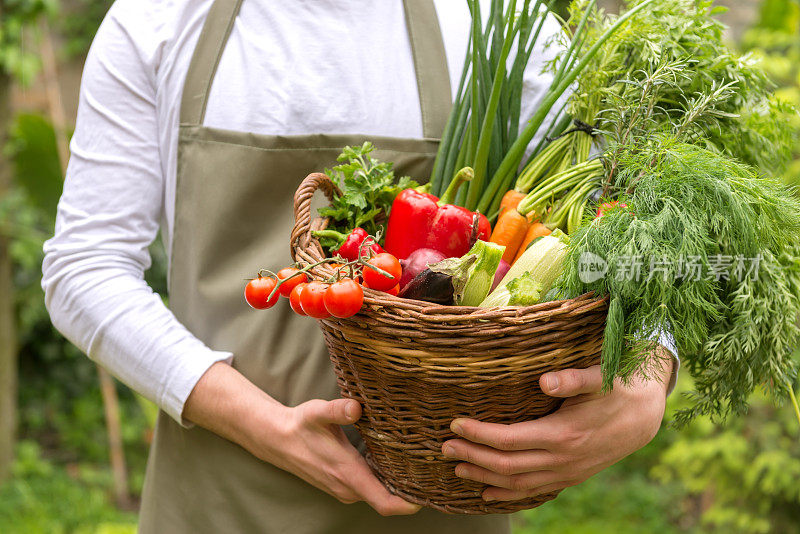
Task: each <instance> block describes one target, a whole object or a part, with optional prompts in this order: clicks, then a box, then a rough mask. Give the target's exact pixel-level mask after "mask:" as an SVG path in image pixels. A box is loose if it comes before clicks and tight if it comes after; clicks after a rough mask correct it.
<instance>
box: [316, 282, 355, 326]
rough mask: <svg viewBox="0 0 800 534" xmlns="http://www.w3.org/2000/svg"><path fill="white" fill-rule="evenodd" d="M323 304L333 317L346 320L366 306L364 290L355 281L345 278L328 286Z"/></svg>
mask: <svg viewBox="0 0 800 534" xmlns="http://www.w3.org/2000/svg"><path fill="white" fill-rule="evenodd" d="M323 302H324V304H325V309H327V310H328V312H329V313H330V314H331V315H333V316H334V317H338V318H339V319H346V318H347V317H352V316H353V315H355V314H357V313H358V311H359V310H360V309H361V306H363V305H364V290H363V289H361V286H360V285H359V283H358V282H356V281H355V280H352V279H350V278H345V279H344V280H339V281H338V282H334V283H332V284H331V285H330V286H328V289H327V290H326V291H325V295H324V297H323Z"/></svg>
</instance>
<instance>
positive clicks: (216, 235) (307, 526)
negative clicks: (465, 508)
mask: <svg viewBox="0 0 800 534" xmlns="http://www.w3.org/2000/svg"><path fill="white" fill-rule="evenodd" d="M241 2H242V0H217V1H216V2H215V3H214V4H213V6H212V8H211V10H210V11H209V14H208V16H207V19H206V22H205V25H204V27H203V30H202V33H201V36H200V39H199V42H198V44H197V47H196V49H195V51H194V55H193V57H192V61H191V63H190V67H189V71H188V73H187V76H186V82H185V86H184V92H183V101H182V104H181V115H180V117H181V119H180V135H179V141H178V143H179V144H178V176H177V190H176V201H175V225H174V232H173V236H172V243H173V244H172V254H171V268H170V277H169V278H170V280H169V282H170V307H171V308H172V310H173V311H174V313H175V315H176V316H177V318H178V319H179V320H180V321H181V322H182V323H183V324H184V325H185V326H186V327H187V328H188V329H189V330H190V331H191V332H192V333H193V334H194V335H196V336H197V337H198V338H200V339H201V340H203V341H204V342H205V343H206V344H207V345H208V346H209V347H211V348H212V349H215V350H221V351H230V352H232V353H233V354H234V363H233V365H234V367H235V368H236V369H238V370H239V371H240V372H241V373H242V374H244V375H245V376H246V377H247V378H248V379H249V380H251V381H252V382H253V383H254V384H256V385H257V386H258V387H260V388H262V389H263V390H264V391H266V392H267V393H269V394H270V395H271V396H272V397H274V398H276V399H277V400H278V401H280V402H282V403H284V404H286V405H288V406H295V405H297V404H300V403H302V402H304V401H307V400H310V399H317V398H322V399H334V398H338V397H339V394H338V388H337V385H336V379H335V377H334V374H333V369H332V366H331V363H330V361H329V359H328V355H327V351H326V349H325V346H324V342H323V339H322V336H321V333H320V331H319V329H318V326H317V324H316V321H313V320H310V319H308V318H301V317H298V316H296V315H294V314H293V313H292V312H291V310H290V308H289V306H288V304H287V302H286V299H282V300H281V302H280V304H278V305H277V306H276V307H275V308H273V309H271V310H269V311H264V312H257V311H254V310H252V309H250V308H249V307H248V306H247V305H246V304H245V302H244V299H243V297H242V287H243V280H244V279H245V278H246V277H247V276H252V274H253V273H255V272H256V271H257V270H258V269H260V268H268V269H271V270H273V271H277V270H278V269H280V268H281V267H283V266H286V265H289V264H290V263H291V259H290V256H289V234H290V230H291V227H292V223H293V215H292V213H293V211H292V206H293V205H292V197H293V194H294V192H295V189H296V188H297V186H298V185H299V183H300V181H301V180H302V179H303V178H304V177H305V176H306V175H307V174H309V173H310V172H313V171H319V170H322V169H324V168H326V167H331V166H332V165H334V164H335V163H336V156H337V155H338V154H339V153H340V151H341V149H342V147H344V146H345V145H355V144H361V143H362V142H363V141H365V140H367V138H366V137H365V136H361V135H322V134H313V135H300V136H268V135H256V134H252V133H245V132H235V131H227V130H221V129H215V128H206V127H203V117H204V115H205V109H206V104H207V101H208V94H209V90H210V87H211V83H212V81H213V80H214V74H215V72H216V69H217V65H218V63H219V60H220V57H221V55H222V52H223V49H224V48H225V43H226V42H227V39H228V37H229V35H230V33H231V29H232V27H233V22H234V20H235V18H236V16H237V14H238V11H239V8H240V6H241ZM404 6H405V13H406V20H407V26H408V31H409V36H410V40H411V46H412V51H413V56H414V63H415V68H416V71H417V80H418V87H419V94H420V104H421V108H422V118H423V130H424V137H425V139H399V138H390V137H379V136H370V137H369V140H371V141H372V142H373V143H374V144H375V145H376V147H378V150H377V151H376V154H375V155H376V157H378V158H380V159H383V160H386V161H393V162H394V163H395V169H396V172H397V173H398V175H404V174H408V175H410V176H413V177H415V178H417V179H420V180H424V179H426V177H427V176H428V175H429V174H430V171H431V167H432V162H433V158H434V155H435V152H436V148H437V144H438V137H440V135H441V132H442V131H443V128H444V124H445V122H446V119H447V115H448V113H449V109H450V106H451V96H450V82H449V77H448V73H447V64H446V61H445V55H444V46H443V43H442V39H441V33H440V30H439V25H438V19H437V16H436V12H435V10H434V6H433V2H432V0H406V1H405V2H404ZM297 31H302V28H298V29H297ZM342 75H343V76H347V75H349V74H348V73H342ZM217 82H218V83H224V80H223V79H220V80H217ZM278 83H279V81H278ZM348 435H349V436H350V437H351V440H352V441H353V442H354V443H355V444H357V445H359V438H358V435H357V433H355V432H354V431H353V429H352V428H350V429H348ZM508 525H509V522H508V519H507V518H506V517H499V516H496V517H467V516H449V515H445V514H442V513H439V512H436V511H432V510H429V509H425V510H422V511H421V512H420V513H418V514H417V515H414V516H408V517H390V518H385V517H381V516H380V515H378V514H377V513H375V512H374V511H373V510H372V509H371V508H370V507H369V506H367V505H366V504H364V503H357V504H351V505H346V504H342V503H340V502H339V501H337V500H336V499H334V498H333V497H330V496H329V495H327V494H326V493H324V492H322V491H320V490H318V489H316V488H314V487H313V486H311V485H309V484H307V483H305V482H303V481H302V480H300V479H299V478H297V477H295V476H294V475H292V474H290V473H288V472H285V471H282V470H280V469H278V468H276V467H274V466H272V465H270V464H267V463H265V462H262V461H260V460H258V459H256V458H255V457H253V456H251V455H250V454H249V453H248V452H246V451H245V450H244V449H242V448H240V447H239V446H237V445H234V444H233V443H231V442H229V441H227V440H225V439H223V438H220V437H218V436H216V435H215V434H213V433H211V432H208V431H206V430H204V429H202V428H199V427H194V428H191V429H186V428H183V427H181V426H180V425H178V424H177V423H176V422H175V421H174V420H172V419H171V418H170V417H169V416H167V415H166V414H164V413H163V412H162V413H160V414H159V417H158V424H157V427H156V433H155V438H154V442H153V445H152V448H151V451H150V458H149V461H148V466H147V474H146V478H145V486H144V491H143V495H142V509H141V517H140V531H141V532H144V533H148V534H149V533H168V534H181V533H217V532H225V533H256V532H264V533H284V532H285V533H292V534H325V533H364V534H367V533H369V534H374V533H381V534H393V533H398V534H399V533H408V532H417V533H425V532H436V533H440V534H445V533H459V534H466V533H476V534H477V533H481V534H482V533H502V532H507V531H508V528H509V526H508Z"/></svg>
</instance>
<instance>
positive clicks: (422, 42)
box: [403, 0, 453, 139]
mask: <svg viewBox="0 0 800 534" xmlns="http://www.w3.org/2000/svg"><path fill="white" fill-rule="evenodd" d="M403 7H404V8H405V13H406V24H407V26H408V38H409V40H410V41H411V52H412V53H413V54H414V65H415V67H416V70H417V87H418V88H419V105H420V108H421V110H422V135H424V136H425V137H427V138H430V139H439V138H440V137H441V136H442V132H444V127H445V125H446V124H447V118H448V116H449V115H450V108H451V107H452V105H453V97H452V95H451V93H450V91H451V89H450V74H449V73H448V69H447V56H446V54H445V50H444V42H443V40H442V30H441V28H440V27H439V17H438V16H437V14H436V6H434V5H433V0H404V1H403Z"/></svg>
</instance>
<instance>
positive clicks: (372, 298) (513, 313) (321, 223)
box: [290, 172, 609, 322]
mask: <svg viewBox="0 0 800 534" xmlns="http://www.w3.org/2000/svg"><path fill="white" fill-rule="evenodd" d="M317 190H321V191H322V192H323V193H324V194H325V196H326V197H328V200H331V199H332V198H333V196H334V195H336V194H338V192H339V188H338V187H337V186H336V184H335V183H334V182H333V181H332V180H331V179H330V177H329V176H327V175H326V174H323V173H318V172H317V173H311V174H309V175H308V176H307V177H306V178H305V179H304V180H303V181H302V182H301V184H300V186H299V187H298V188H297V191H296V192H295V196H294V214H295V225H294V228H293V230H292V234H291V239H290V249H291V253H292V258H293V259H294V260H295V261H296V262H298V263H302V262H305V263H309V264H310V263H314V262H316V261H318V260H321V259H322V258H324V257H326V256H325V254H324V251H323V249H322V247H321V245H320V244H319V240H318V239H317V238H316V237H314V236H313V234H312V232H313V231H315V230H323V229H325V228H326V227H327V226H328V219H327V218H322V217H311V199H312V197H313V196H314V193H315V192H316V191H317ZM335 272H336V270H335V269H334V268H333V267H331V266H329V265H327V264H322V265H318V266H317V267H314V268H313V269H311V270H310V271H309V272H308V274H309V275H311V276H312V277H318V278H330V277H332V276H333V275H334V274H335ZM608 301H609V295H604V296H595V294H594V292H592V291H590V292H587V293H584V294H582V295H578V296H577V297H574V298H570V299H560V300H552V301H547V302H539V303H537V304H534V305H531V306H493V307H490V308H482V307H479V306H446V305H441V304H434V303H431V302H426V301H423V300H416V299H408V298H401V297H399V296H394V295H390V294H389V293H386V292H383V291H377V290H375V289H370V288H367V287H365V288H364V304H366V305H367V306H365V308H364V309H362V311H361V312H359V313H358V314H357V315H356V316H354V317H358V315H361V314H362V313H365V311H366V310H367V309H368V307H369V308H373V309H372V310H371V311H372V313H376V312H380V309H381V308H384V309H385V308H391V309H395V310H398V311H401V312H405V313H407V314H411V315H414V316H417V317H419V318H423V317H430V318H433V317H435V318H436V319H437V322H445V321H447V320H452V321H464V320H481V319H485V320H492V319H498V318H523V317H525V318H528V319H529V318H530V316H532V315H534V316H535V315H550V313H548V312H554V311H561V312H562V313H568V314H576V315H577V314H582V313H587V312H591V311H595V310H597V309H598V308H600V307H602V306H604V305H605V304H607V303H608Z"/></svg>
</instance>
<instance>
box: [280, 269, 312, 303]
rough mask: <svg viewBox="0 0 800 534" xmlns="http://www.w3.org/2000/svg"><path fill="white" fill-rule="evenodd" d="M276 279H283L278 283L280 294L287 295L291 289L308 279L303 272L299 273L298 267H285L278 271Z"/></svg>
mask: <svg viewBox="0 0 800 534" xmlns="http://www.w3.org/2000/svg"><path fill="white" fill-rule="evenodd" d="M278 280H283V283H281V285H280V289H279V291H280V293H281V296H284V297H288V296H289V294H290V293H291V292H292V289H294V288H295V287H297V286H298V285H300V284H302V283H303V282H307V281H308V277H307V276H306V274H305V273H301V272H300V270H299V269H296V268H294V267H285V268H283V269H281V270H280V271H278Z"/></svg>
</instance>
